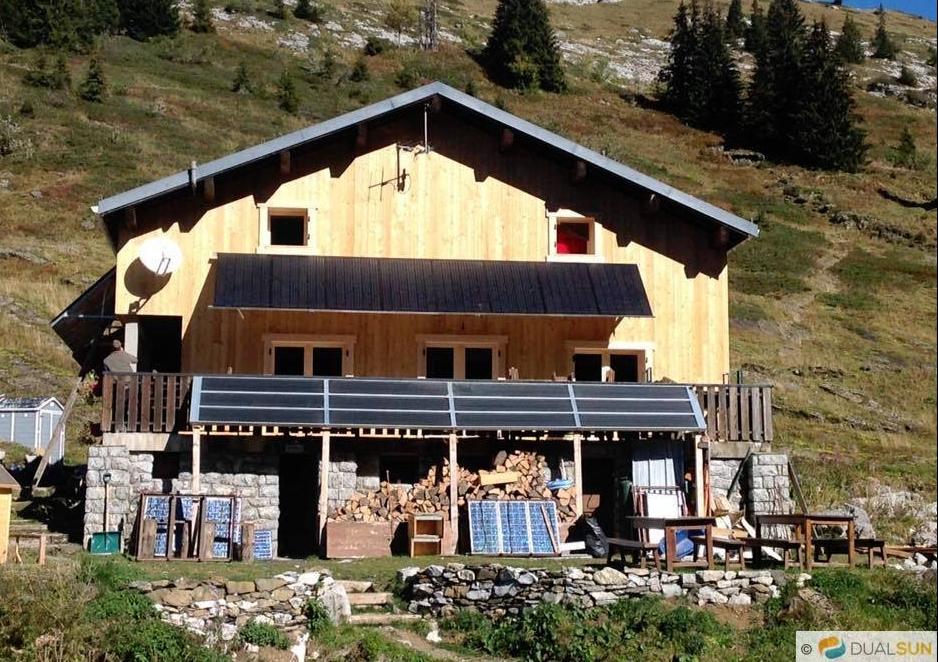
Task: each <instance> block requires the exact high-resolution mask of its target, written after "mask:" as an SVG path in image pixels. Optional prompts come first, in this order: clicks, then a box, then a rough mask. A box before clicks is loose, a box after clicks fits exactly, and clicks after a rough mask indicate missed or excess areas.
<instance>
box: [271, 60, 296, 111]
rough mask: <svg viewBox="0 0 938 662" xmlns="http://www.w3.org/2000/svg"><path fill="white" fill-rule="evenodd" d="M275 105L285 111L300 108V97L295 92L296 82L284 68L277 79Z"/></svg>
mask: <svg viewBox="0 0 938 662" xmlns="http://www.w3.org/2000/svg"><path fill="white" fill-rule="evenodd" d="M277 105H278V106H280V110H282V111H284V112H287V113H291V114H293V113H295V112H296V111H297V110H299V108H300V97H299V95H298V94H297V92H296V83H294V82H293V77H292V76H291V75H290V73H289V72H288V71H286V70H284V72H283V73H282V74H280V80H278V81H277Z"/></svg>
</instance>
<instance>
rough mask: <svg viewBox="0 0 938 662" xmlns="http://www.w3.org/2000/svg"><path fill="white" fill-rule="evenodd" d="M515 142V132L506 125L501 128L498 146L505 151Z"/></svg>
mask: <svg viewBox="0 0 938 662" xmlns="http://www.w3.org/2000/svg"><path fill="white" fill-rule="evenodd" d="M514 144H515V132H514V131H512V130H511V129H509V128H508V127H507V126H506V127H505V128H503V129H502V137H501V140H500V141H499V144H498V148H499V149H500V150H501V151H503V152H507V151H508V150H509V149H511V148H512V146H513V145H514Z"/></svg>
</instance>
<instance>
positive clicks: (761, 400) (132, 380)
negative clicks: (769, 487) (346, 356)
mask: <svg viewBox="0 0 938 662" xmlns="http://www.w3.org/2000/svg"><path fill="white" fill-rule="evenodd" d="M191 385H192V375H184V374H170V373H142V372H141V373H106V374H105V375H104V381H103V384H102V389H101V395H102V399H103V403H102V410H101V431H102V432H164V433H165V432H177V431H179V430H181V429H185V428H186V427H187V426H188V423H189V421H188V415H189V388H190V386H191ZM694 390H695V391H696V393H697V398H698V400H699V402H700V408H701V410H702V411H703V414H704V418H705V419H706V422H707V434H708V436H709V437H710V439H711V440H713V441H755V442H761V441H772V439H773V436H774V435H773V429H772V387H771V386H769V385H766V384H758V385H749V384H698V385H695V386H694Z"/></svg>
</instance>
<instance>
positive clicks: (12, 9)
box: [0, 0, 118, 51]
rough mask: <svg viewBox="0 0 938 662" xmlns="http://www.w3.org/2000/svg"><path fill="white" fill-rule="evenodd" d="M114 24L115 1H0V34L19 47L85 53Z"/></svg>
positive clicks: (115, 27) (116, 13) (113, 26)
mask: <svg viewBox="0 0 938 662" xmlns="http://www.w3.org/2000/svg"><path fill="white" fill-rule="evenodd" d="M117 22H118V12H117V4H116V0H43V2H37V1H36V0H29V1H27V0H0V35H3V37H5V38H6V39H8V40H9V41H10V43H12V44H14V45H16V46H19V47H21V48H32V47H34V46H39V45H47V46H52V47H54V48H57V49H65V50H73V51H87V50H88V49H90V48H91V47H92V46H93V44H94V39H95V37H96V36H98V35H100V34H107V33H109V32H113V31H114V30H115V29H117Z"/></svg>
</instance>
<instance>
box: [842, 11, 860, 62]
mask: <svg viewBox="0 0 938 662" xmlns="http://www.w3.org/2000/svg"><path fill="white" fill-rule="evenodd" d="M834 53H835V54H836V55H837V57H839V58H840V61H841V62H845V63H848V64H859V63H860V62H863V58H864V57H866V56H865V54H864V53H863V40H862V37H861V35H860V27H859V26H858V25H857V24H856V22H854V20H853V17H852V16H850V14H847V17H846V18H845V19H844V27H843V28H842V29H841V31H840V36H839V37H837V45H836V46H835V47H834Z"/></svg>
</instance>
